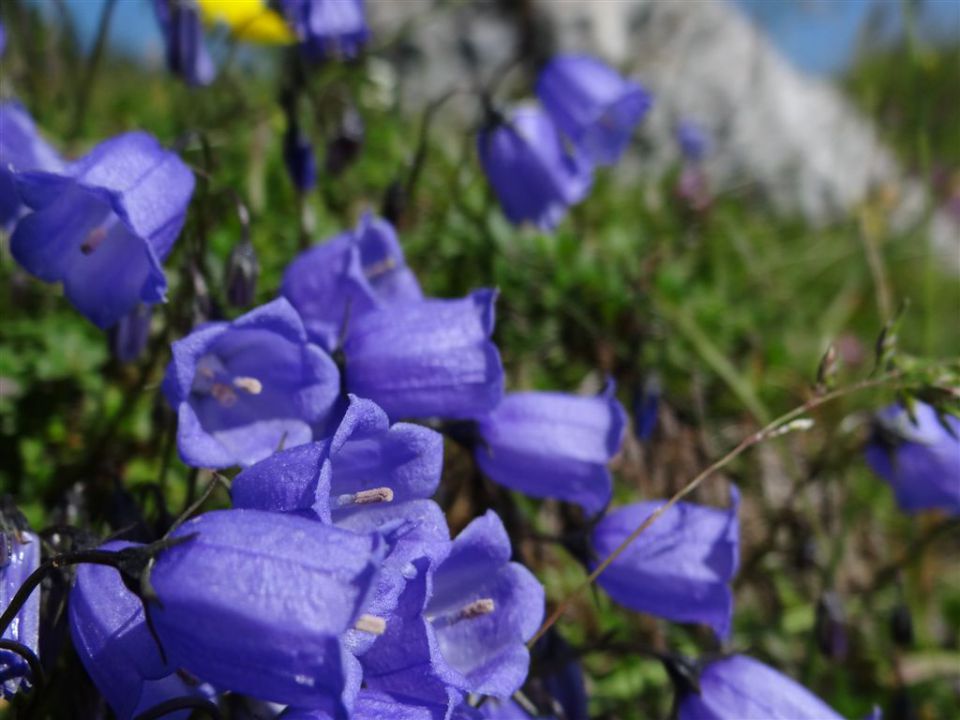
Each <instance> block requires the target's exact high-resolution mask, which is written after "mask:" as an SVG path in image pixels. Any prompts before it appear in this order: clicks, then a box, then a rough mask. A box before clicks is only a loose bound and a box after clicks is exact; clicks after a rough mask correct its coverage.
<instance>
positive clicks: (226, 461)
mask: <svg viewBox="0 0 960 720" xmlns="http://www.w3.org/2000/svg"><path fill="white" fill-rule="evenodd" d="M339 386H340V378H339V373H338V371H337V366H336V365H335V364H334V362H333V360H332V359H331V358H330V356H329V355H327V354H326V353H325V352H324V351H323V350H321V349H320V348H318V347H317V346H316V345H313V344H311V343H309V342H308V341H307V335H306V331H305V330H304V328H303V323H302V322H301V321H300V317H299V316H298V315H297V312H296V310H294V309H293V307H291V305H290V303H288V302H287V301H286V300H284V299H283V298H280V299H278V300H274V301H273V302H270V303H267V304H266V305H261V306H260V307H258V308H254V309H253V310H251V311H250V312H248V313H247V314H246V315H242V316H241V317H239V318H237V319H236V320H234V321H233V322H230V323H225V322H219V323H209V324H207V325H205V326H202V327H200V328H198V329H197V330H194V331H193V332H192V333H191V334H190V335H188V336H187V337H185V338H183V339H181V340H178V341H176V342H175V343H173V359H172V360H171V361H170V365H169V366H168V367H167V373H166V376H165V377H164V380H163V391H164V394H165V395H166V397H167V400H168V402H169V403H170V405H171V406H172V407H173V408H174V410H175V411H176V412H177V417H178V426H177V447H178V448H179V451H180V456H181V457H182V458H183V461H184V462H185V463H187V464H188V465H192V466H194V467H211V468H222V467H229V466H232V465H252V464H253V463H255V462H257V461H259V460H263V459H264V458H266V457H269V456H270V455H272V454H273V453H274V452H276V451H277V450H280V449H283V448H285V447H287V448H289V447H293V446H296V445H302V444H304V443H307V442H310V441H311V440H313V438H314V431H315V430H317V431H320V430H322V426H323V425H324V423H325V422H326V420H327V419H328V416H329V414H330V411H331V408H332V407H333V405H334V403H335V402H336V400H337V397H338V395H339Z"/></svg>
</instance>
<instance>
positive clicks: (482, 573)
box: [362, 511, 544, 705]
mask: <svg viewBox="0 0 960 720" xmlns="http://www.w3.org/2000/svg"><path fill="white" fill-rule="evenodd" d="M414 565H415V566H416V567H417V569H418V572H417V575H416V577H415V578H412V579H411V580H410V581H409V582H408V583H407V586H406V588H405V589H404V592H403V594H402V595H401V597H400V602H399V604H398V605H397V610H396V612H395V613H394V614H393V615H392V616H391V618H390V621H389V623H388V626H387V631H386V633H385V634H384V635H383V636H382V637H380V638H379V639H378V640H377V642H376V643H375V644H374V645H373V648H371V650H370V651H369V652H368V653H367V654H366V655H364V656H363V658H362V661H363V664H364V680H365V682H366V683H367V686H368V687H370V688H371V689H374V690H380V691H384V692H389V693H396V694H399V695H402V696H405V697H410V698H422V699H423V700H427V701H429V702H432V703H435V704H444V703H448V704H453V705H455V704H456V703H457V702H458V701H459V699H460V698H458V691H459V692H468V693H482V694H484V695H493V696H495V697H501V698H505V697H509V696H510V695H512V694H513V693H514V692H516V690H517V689H518V688H519V687H520V686H521V685H522V684H523V682H524V680H525V679H526V676H527V670H528V666H529V662H530V656H529V653H528V651H527V647H526V645H525V642H526V641H527V640H529V639H530V638H531V637H532V636H533V634H534V632H536V630H537V627H538V626H539V625H540V621H541V620H542V618H543V602H544V594H543V587H542V586H541V585H540V583H539V582H538V581H537V579H536V578H535V577H534V576H533V575H532V574H531V573H530V571H529V570H527V569H526V568H524V567H523V566H522V565H519V564H518V563H513V562H510V539H509V538H508V537H507V533H506V530H504V527H503V523H501V522H500V518H498V517H497V515H496V514H495V513H493V512H492V511H488V512H487V513H486V514H485V515H483V516H481V517H479V518H476V519H475V520H474V521H473V522H471V523H470V524H469V525H468V526H467V527H466V528H464V530H463V531H462V532H461V533H460V534H459V535H458V536H457V538H456V539H455V540H454V541H453V542H452V543H451V544H450V545H449V554H447V556H446V557H445V558H444V559H442V560H441V561H439V562H437V561H436V560H435V559H430V561H425V560H419V561H415V562H414Z"/></svg>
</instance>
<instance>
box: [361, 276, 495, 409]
mask: <svg viewBox="0 0 960 720" xmlns="http://www.w3.org/2000/svg"><path fill="white" fill-rule="evenodd" d="M496 295H497V294H496V291H494V290H475V291H474V292H472V293H470V294H469V295H468V296H467V297H465V298H459V299H456V300H437V299H429V300H423V301H420V302H412V303H405V304H397V305H393V306H390V307H386V308H382V309H380V310H378V311H376V312H370V313H366V314H364V315H362V316H361V317H359V318H356V319H355V320H354V319H351V320H350V331H349V333H348V334H347V341H346V343H345V344H344V348H343V349H344V355H345V357H346V361H345V369H344V374H345V379H346V386H347V389H348V390H349V391H350V392H352V393H355V394H357V395H359V396H361V397H367V398H370V399H371V400H373V401H374V402H376V403H377V404H378V405H379V406H380V407H382V408H383V409H384V411H386V413H387V415H389V416H390V417H391V418H393V419H398V418H410V417H417V418H426V417H440V418H447V419H470V418H477V417H482V416H483V415H486V414H487V413H488V412H490V411H491V410H493V408H494V407H495V406H496V405H497V403H498V402H500V398H501V397H502V396H503V366H502V365H501V363H500V353H499V352H498V350H497V347H496V345H494V344H493V342H491V340H490V336H491V334H492V333H493V324H494V302H495V301H496Z"/></svg>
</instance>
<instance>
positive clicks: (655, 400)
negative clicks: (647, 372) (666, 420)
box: [633, 375, 662, 442]
mask: <svg viewBox="0 0 960 720" xmlns="http://www.w3.org/2000/svg"><path fill="white" fill-rule="evenodd" d="M661 393H662V390H661V388H660V380H659V378H657V376H656V375H651V376H650V377H648V378H647V379H646V381H644V383H643V387H642V388H640V389H638V390H637V391H636V392H635V394H634V399H633V434H634V435H636V437H637V440H639V441H640V442H649V441H650V439H651V438H652V437H653V431H654V430H656V428H657V420H658V418H659V414H660V395H661Z"/></svg>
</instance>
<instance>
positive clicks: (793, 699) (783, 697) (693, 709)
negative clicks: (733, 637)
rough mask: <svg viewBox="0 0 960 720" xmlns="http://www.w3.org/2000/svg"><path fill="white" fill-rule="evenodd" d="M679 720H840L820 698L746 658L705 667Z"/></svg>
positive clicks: (685, 700) (683, 701)
mask: <svg viewBox="0 0 960 720" xmlns="http://www.w3.org/2000/svg"><path fill="white" fill-rule="evenodd" d="M678 718H679V720H731V719H732V718H764V720H842V718H841V716H840V715H839V714H837V713H836V712H834V710H833V709H832V708H830V707H829V706H828V705H827V704H826V703H824V702H823V701H822V700H821V699H820V698H818V697H817V696H816V695H814V694H813V693H811V692H810V691H809V690H807V689H806V688H804V687H803V686H802V685H799V684H798V683H796V682H795V681H794V680H791V679H790V678H788V677H787V676H786V675H781V674H780V673H779V672H777V671H776V670H774V669H773V668H771V667H769V666H768V665H764V664H763V663H761V662H758V661H757V660H754V659H753V658H749V657H747V656H745V655H732V656H730V657H727V658H723V659H721V660H717V661H714V662H711V663H708V664H707V665H706V667H704V668H703V670H702V671H701V673H700V678H699V690H698V691H696V690H692V691H690V692H689V693H687V694H686V696H685V697H683V698H681V700H680V703H679V713H678Z"/></svg>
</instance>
